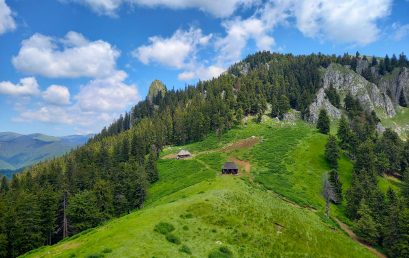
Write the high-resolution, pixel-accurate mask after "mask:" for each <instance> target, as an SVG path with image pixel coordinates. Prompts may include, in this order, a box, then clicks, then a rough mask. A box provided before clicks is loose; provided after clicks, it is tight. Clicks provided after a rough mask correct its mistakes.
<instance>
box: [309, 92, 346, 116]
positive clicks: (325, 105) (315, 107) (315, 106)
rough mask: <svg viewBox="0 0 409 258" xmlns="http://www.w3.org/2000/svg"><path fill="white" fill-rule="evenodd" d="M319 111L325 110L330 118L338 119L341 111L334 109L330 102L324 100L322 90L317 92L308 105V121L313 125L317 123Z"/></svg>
mask: <svg viewBox="0 0 409 258" xmlns="http://www.w3.org/2000/svg"><path fill="white" fill-rule="evenodd" d="M321 109H325V110H327V113H328V115H329V116H330V117H331V118H336V119H338V118H340V117H341V111H340V110H339V109H338V108H336V107H334V106H333V105H332V104H331V102H329V100H328V99H327V98H326V96H325V89H324V88H321V89H320V90H319V91H318V94H317V97H316V99H315V101H314V102H313V103H312V104H311V105H310V121H311V122H314V123H315V122H317V120H318V116H319V113H320V110H321Z"/></svg>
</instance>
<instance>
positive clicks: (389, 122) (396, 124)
mask: <svg viewBox="0 0 409 258" xmlns="http://www.w3.org/2000/svg"><path fill="white" fill-rule="evenodd" d="M382 124H383V126H385V127H389V128H392V129H393V130H395V131H397V132H398V134H399V135H400V136H401V137H402V138H404V139H406V138H407V135H408V133H409V126H408V125H409V108H404V107H399V108H398V109H397V111H396V115H395V116H394V117H391V118H385V119H382Z"/></svg>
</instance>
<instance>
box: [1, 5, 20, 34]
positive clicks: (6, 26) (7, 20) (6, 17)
mask: <svg viewBox="0 0 409 258" xmlns="http://www.w3.org/2000/svg"><path fill="white" fill-rule="evenodd" d="M16 27H17V25H16V22H15V21H14V18H13V13H12V12H11V9H10V7H9V6H8V5H7V4H6V1H5V0H0V35H1V34H3V33H6V32H8V31H12V30H14V29H16Z"/></svg>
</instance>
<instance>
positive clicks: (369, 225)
mask: <svg viewBox="0 0 409 258" xmlns="http://www.w3.org/2000/svg"><path fill="white" fill-rule="evenodd" d="M358 214H359V216H360V218H359V219H358V220H357V221H356V222H355V226H354V228H355V230H354V231H355V232H356V234H357V235H358V236H359V237H361V238H363V239H364V240H365V241H366V242H368V243H369V244H371V245H373V244H375V243H376V242H377V241H378V238H379V232H378V225H377V224H376V222H375V220H374V219H373V217H372V215H371V210H370V209H369V207H368V205H366V203H365V200H362V201H361V205H360V207H359V210H358Z"/></svg>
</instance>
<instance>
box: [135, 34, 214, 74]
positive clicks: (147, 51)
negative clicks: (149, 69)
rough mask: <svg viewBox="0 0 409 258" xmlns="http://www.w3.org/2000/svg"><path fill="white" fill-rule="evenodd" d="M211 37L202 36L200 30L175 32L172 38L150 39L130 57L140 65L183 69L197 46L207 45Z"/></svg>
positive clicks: (156, 37)
mask: <svg viewBox="0 0 409 258" xmlns="http://www.w3.org/2000/svg"><path fill="white" fill-rule="evenodd" d="M211 37H212V35H211V34H210V35H206V36H204V35H203V34H202V31H201V30H200V29H195V28H191V29H190V30H189V31H183V30H177V31H176V32H175V33H174V34H173V35H172V37H170V38H162V37H158V36H155V37H151V38H149V42H150V43H149V44H148V45H144V46H141V47H138V48H137V49H135V50H134V51H133V52H132V55H133V56H134V57H136V58H138V59H139V60H140V61H141V62H142V63H144V64H149V63H151V62H155V63H159V64H162V65H165V66H168V67H172V68H178V69H180V68H183V67H184V66H186V61H187V60H186V59H187V58H188V57H191V56H192V55H193V54H195V52H196V51H197V47H198V46H204V45H206V44H208V42H209V40H210V38H211Z"/></svg>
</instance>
